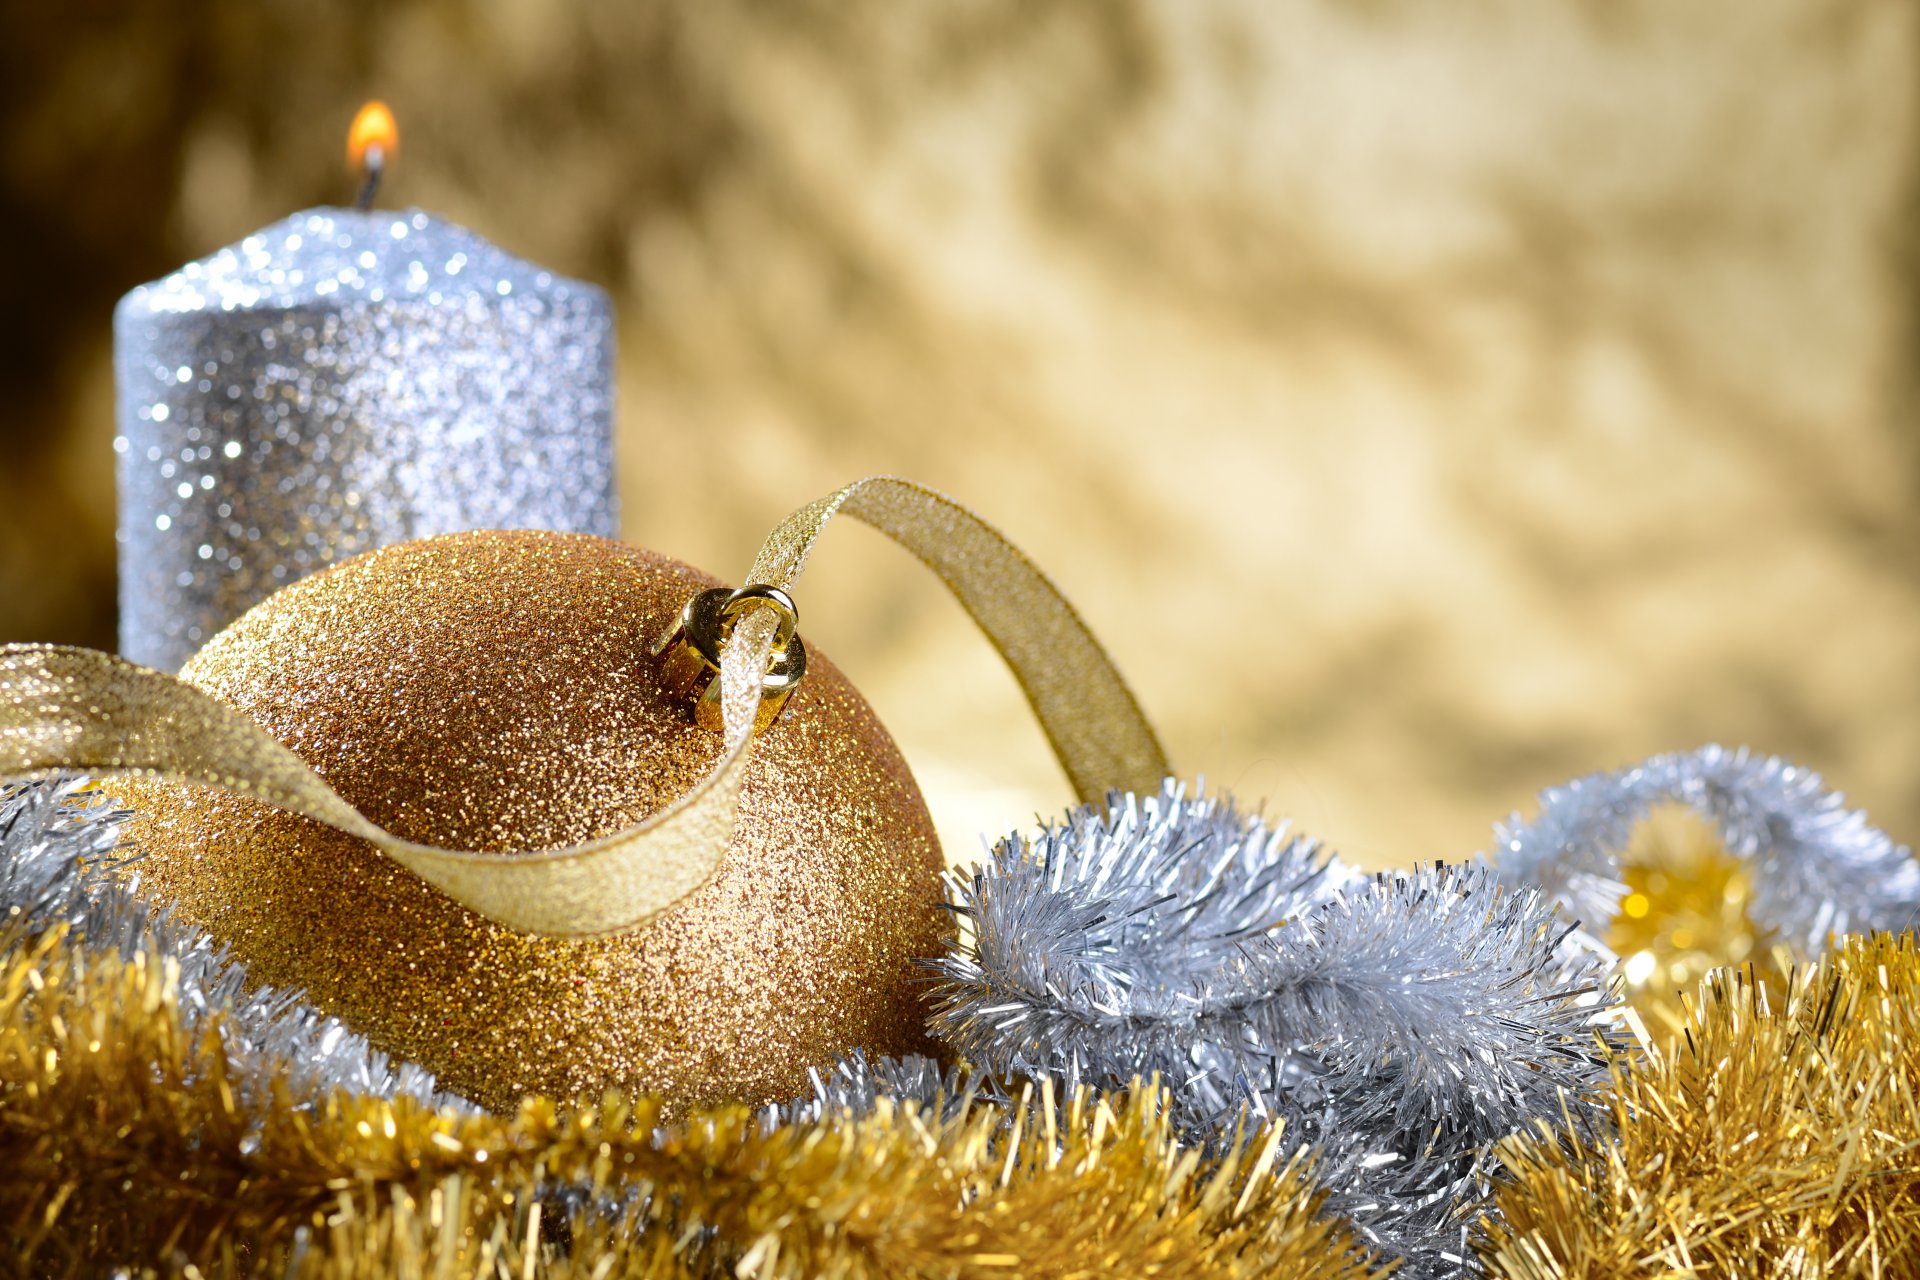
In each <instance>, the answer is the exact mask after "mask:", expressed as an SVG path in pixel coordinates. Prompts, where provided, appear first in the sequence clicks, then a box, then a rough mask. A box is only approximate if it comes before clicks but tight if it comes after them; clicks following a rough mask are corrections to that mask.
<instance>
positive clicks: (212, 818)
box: [116, 532, 948, 1110]
mask: <svg viewBox="0 0 1920 1280" xmlns="http://www.w3.org/2000/svg"><path fill="white" fill-rule="evenodd" d="M716 585H718V584H717V583H716V582H715V581H714V580H713V579H711V578H709V577H707V576H706V575H704V574H702V573H699V572H698V571H696V570H694V569H691V568H689V567H687V566H686V565H683V564H680V563H678V562H676V561H673V560H669V559H667V558H665V557H662V556H658V555H655V554H653V553H651V552H647V551H643V550H639V549H637V548H634V547H628V546H624V545H621V544H619V543H616V542H609V541H606V540H603V539H598V538H592V537H585V536H579V535H568V534H554V533H537V532H515V533H467V534H452V535H449V536H446V537H439V538H432V539H428V540H425V541H420V542H411V543H405V544H402V545H399V546H393V547H388V548H385V549H383V550H379V551H375V552H372V553H370V554H368V555H364V556H360V557H358V558H356V559H353V560H350V561H347V562H345V563H343V564H341V565H338V566H336V567H334V568H332V569H330V570H328V571H326V572H324V573H321V574H318V575H316V576H314V577H312V578H308V579H306V580H305V581H302V582H299V583H297V584H295V585H293V586H291V587H288V588H286V589H284V590H282V591H280V592H278V593H277V594H275V595H273V596H271V597H269V598H268V599H266V600H265V601H263V602H261V603H260V604H259V605H256V606H255V607H254V608H253V609H252V610H250V611H248V612H247V613H246V614H245V615H243V616H242V617H241V618H240V619H239V620H238V621H236V622H235V623H234V624H233V625H232V626H231V627H229V628H228V629H227V630H225V631H223V632H221V633H220V634H219V635H218V636H216V637H214V639H213V640H212V641H210V642H209V643H208V644H207V646H206V647H205V648H204V649H202V650H201V651H200V653H199V654H197V655H196V656H195V657H194V658H193V660H192V661H190V662H189V663H188V664H187V666H186V669H185V670H184V671H183V672H182V673H181V674H182V678H183V679H185V680H187V681H188V682H190V683H192V684H194V685H196V686H198V687H199V688H201V689H204V690H206V691H207V692H209V693H211V694H213V695H214V696H216V697H218V698H220V699H221V700H223V701H225V702H227V703H229V704H230V705H232V706H234V707H235V708H237V709H238V710H240V711H241V712H243V713H245V714H246V715H248V716H249V717H251V718H252V719H254V720H255V721H257V722H258V723H259V724H261V725H262V726H264V727H265V728H266V729H267V730H268V731H269V732H270V733H272V734H273V736H274V737H276V738H278V739H279V740H280V741H282V742H284V743H286V744H287V745H288V746H289V747H291V748H292V749H293V750H294V751H295V752H297V753H298V754H299V755H300V756H301V758H302V759H304V760H305V761H306V762H307V763H308V764H310V765H312V766H313V768H314V769H315V770H316V771H318V772H319V773H320V775H321V776H322V777H324V778H325V779H326V780H327V782H328V783H330V784H331V785H332V786H333V788H334V789H335V790H336V791H338V792H339V793H340V794H341V795H342V796H344V797H345V798H346V799H347V801H348V802H349V803H351V804H353V805H354V806H356V807H357V808H359V809H360V811H361V812H363V813H365V814H366V815H367V816H368V817H369V818H371V819H372V820H373V821H375V822H377V823H379V824H380V825H381V826H383V827H385V828H386V829H387V830H389V831H392V832H394V833H395V834H397V835H400V836H403V837H406V838H408V839H411V840H416V841H422V842H427V843H432V844H437V845H442V846H446V847H450V848H463V849H478V850H494V851H505V850H529V849H541V848H553V847H556V846H559V845H564V844H571V843H575V842H578V841H582V840H587V839H590V838H593V837H596V836H601V835H605V834H607V833H610V832H612V831H615V830H617V829H619V828H621V827H625V826H628V825H630V824H632V823H635V822H638V821H640V820H641V819H643V818H645V817H647V816H648V815H649V814H652V813H654V812H656V811H657V810H659V809H661V808H663V807H665V806H666V805H668V804H669V803H671V802H672V801H673V800H675V799H676V798H678V797H679V796H681V795H683V794H684V793H686V792H687V791H688V790H690V789H691V788H692V787H693V786H694V785H695V784H696V783H697V782H698V781H699V780H700V779H701V778H702V777H704V776H705V775H706V773H707V772H708V771H709V770H710V769H711V768H712V766H713V764H714V762H715V760H716V759H717V757H718V754H719V747H720V736H719V734H717V733H714V732H712V731H709V730H707V729H703V728H701V727H699V726H697V725H696V724H694V723H693V721H692V718H691V716H690V714H689V710H688V707H687V705H686V704H685V702H684V701H682V700H679V699H676V698H673V697H672V696H670V695H669V694H668V693H666V692H665V691H664V690H663V689H662V688H661V687H660V684H659V681H658V679H657V674H658V662H657V660H656V659H654V658H653V657H652V656H651V655H650V654H649V652H648V650H649V645H650V643H651V641H652V640H653V639H654V638H655V637H656V636H657V635H659V634H660V633H661V632H663V631H664V630H666V629H667V628H668V627H669V626H670V625H671V624H672V622H673V620H674V619H675V618H676V617H677V616H678V612H679V609H680V607H681V605H682V604H684V603H685V601H686V600H687V598H688V597H689V596H690V595H692V594H693V593H694V592H695V591H698V590H702V589H704V588H707V587H711V586H716ZM116 790H117V792H118V794H119V795H120V796H121V798H122V799H123V800H124V801H125V802H126V803H127V804H128V805H129V806H130V807H132V808H133V809H135V810H136V811H137V812H139V814H140V815H141V817H140V819H139V821H138V823H137V824H136V826H135V829H134V830H133V831H132V832H131V837H132V839H133V840H135V841H137V847H138V849H139V851H140V852H141V853H142V854H143V855H144V857H143V858H142V859H141V860H140V861H139V862H137V863H136V864H134V865H133V866H132V867H131V868H130V871H129V874H138V875H139V876H140V878H141V886H142V892H143V893H144V894H145V895H146V896H147V897H148V899H149V900H150V901H152V902H155V903H157V904H164V905H167V906H169V907H171V908H172V910H173V912H174V914H175V917H176V918H177V919H179V920H181V921H183V922H185V923H188V924H191V925H196V926H199V927H201V928H203V929H205V930H206V931H207V932H209V933H210V934H212V935H213V936H214V937H215V938H216V939H218V940H220V941H221V942H223V943H226V944H227V945H229V946H230V947H231V948H232V949H233V953H234V955H235V956H236V957H237V958H238V959H239V960H241V961H242V962H243V963H244V964H245V965H246V966H247V970H248V973H249V976H250V977H251V979H252V980H253V981H255V982H259V983H268V984H271V985H273V986H275V987H287V988H299V989H302V990H304V991H305V992H306V993H307V996H308V998H309V999H310V1000H311V1001H312V1002H313V1003H314V1004H315V1005H316V1006H318V1007H319V1008H321V1009H323V1010H325V1011H327V1012H329V1013H332V1014H334V1015H335V1016H337V1017H339V1018H340V1019H341V1020H342V1021H344V1022H345V1023H346V1024H347V1025H348V1026H350V1027H352V1028H354V1029H355V1030H357V1031H360V1032H362V1033H363V1034H365V1035H366V1036H367V1037H368V1039H370V1040H371V1041H372V1042H373V1044H374V1045H375V1046H377V1047H378V1048H381V1049H383V1050H386V1051H387V1052H389V1053H391V1054H394V1055H396V1056H398V1057H401V1058H404V1059H407V1060H410V1061H413V1062H417V1063H419V1064H421V1065H422V1066H425V1067H427V1068H429V1069H430V1070H432V1071H434V1072H435V1073H436V1074H437V1075H438V1076H439V1077H440V1079H441V1082H442V1083H443V1085H445V1086H446V1087H448V1088H451V1089H454V1090H457V1091H459V1092H461V1093H463V1094H466V1095H467V1096H469V1097H471V1098H473V1099H475V1100H477V1101H479V1102H482V1103H484V1104H486V1105H488V1106H492V1107H496V1108H498V1107H506V1106H510V1105H511V1104H512V1103H513V1102H514V1101H515V1100H516V1099H517V1098H519V1097H520V1096H521V1095H523V1094H526V1093H529V1092H540V1093H546V1094H550V1095H558V1096H570V1095H577V1094H581V1093H585V1092H591V1091H597V1090H599V1089H601V1088H603V1087H606V1086H615V1087H619V1088H623V1089H626V1090H630V1091H635V1092H646V1093H654V1094H659V1095H661V1096H662V1097H664V1098H665V1099H667V1100H668V1101H669V1103H670V1104H671V1105H672V1106H673V1107H674V1108H675V1109H676V1110H677V1109H681V1108H685V1107H688V1106H694V1105H707V1104H713V1103H719V1102H724V1101H744V1102H748V1103H755V1104H758V1103H764V1102H768V1101H772V1100H776V1099H785V1098H788V1097H791V1096H794V1095H796V1094H799V1093H801V1092H803V1091H804V1090H805V1089H806V1087H807V1068H808V1067H810V1066H817V1065H822V1064H825V1063H828V1062H830V1061H831V1060H832V1059H833V1058H834V1056H835V1055H836V1054H840V1053H844V1052H846V1051H847V1050H850V1049H852V1048H854V1047H856V1046H859V1047H864V1048H866V1049H867V1050H869V1051H870V1052H876V1053H891V1054H897V1053H903V1052H908V1051H913V1050H924V1049H925V1048H926V1044H925V1041H924V1031H923V1017H922V1015H923V1010H922V1005H921V991H922V989H923V986H922V983H921V982H920V981H919V973H918V970H917V969H916V967H915V965H914V961H915V959H916V958H918V957H923V956H931V955H934V954H936V953H937V952H938V950H939V949H940V948H941V946H942V945H943V942H944V940H945V937H946V935H947V932H948V924H947V923H946V917H945V916H944V915H943V913H942V912H941V911H940V908H939V901H940V895H939V872H940V867H941V856H940V849H939V843H938V840H937V838H936V837H935V835H934V829H933V823H932V820H931V819H930V818H929V817H928V815H927V810H926V806H925V803H924V802H923V800H922V799H921V796H920V793H919V790H918V788H917V787H916V786H915V785H914V781H913V777H912V774H911V773H910V772H909V771H908V769H907V766H906V762H905V761H904V760H902V758H901V756H900V752H899V749H898V748H897V747H896V746H895V745H894V743H893V740H892V739H891V738H890V737H889V736H888V734H887V732H886V730H885V729H884V728H882V727H881V725H880V722H879V721H878V720H877V719H876V718H875V716H874V714H873V712H872V710H871V709H870V708H869V707H868V706H867V704H866V702H865V701H864V700H863V699H862V698H861V697H860V695H859V694H858V693H856V692H855V691H854V689H853V687H852V686H851V685H850V684H849V683H848V682H847V680H846V679H845V678H844V677H843V676H842V675H841V674H840V673H839V671H837V670H836V669H835V668H834V666H833V665H832V664H831V663H830V662H828V661H827V660H826V659H825V658H824V657H823V656H822V655H821V654H820V653H818V652H817V651H815V652H814V653H812V654H810V655H809V665H808V671H807V675H806V678H805V680H804V681H802V683H801V685H800V687H799V689H798V691H797V692H796V693H795V694H794V695H793V697H792V699H791V700H790V701H789V702H788V703H787V706H786V710H785V712H784V713H783V714H782V715H781V717H780V718H779V720H777V721H776V722H775V723H774V724H773V726H772V727H771V728H769V729H768V730H767V731H766V732H765V733H764V734H762V735H761V737H760V739H759V741H758V743H757V746H756V749H755V753H754V757H753V761H752V763H751V765H750V767H749V772H748V774H747V776H746V779H745V782H744V785H743V789H742V798H741V803H740V815H739V821H738V824H737V829H736V831H735V834H734V837H733V841H732V843H731V845H730V846H729V848H728V850H727V854H726V859H725V862H724V863H723V864H722V866H721V868H720V870H719V871H718V873H717V874H716V875H715V877H714V879H713V880H712V881H711V882H710V883H708V884H707V885H706V887H704V888H703V889H701V890H700V891H699V892H697V893H695V894H694V895H692V896H691V897H690V898H688V899H687V900H686V901H684V902H682V903H680V904H679V905H677V906H676V907H674V908H672V909H670V910H668V911H666V912H664V913H662V914H661V915H660V916H658V917H656V918H655V919H654V920H652V921H650V922H649V923H647V924H644V925H641V926H640V927H639V928H638V929H636V930H634V931H632V932H629V933H626V934H622V935H619V936H615V937H611V938H601V939H593V940H588V941H573V940H561V939H554V938H542V937H533V936H529V935H525V934H519V933H515V932H513V931H511V930H509V929H506V928H504V927H502V926H499V925H496V924H493V923H490V922H489V921H487V920H485V919H482V918H481V917H479V916H477V915H475V914H473V913H472V912H470V911H468V910H467V909H466V908H464V907H462V906H460V905H459V904H457V903H455V902H453V901H452V900H451V899H449V898H447V897H445V896H443V895H442V894H441V893H440V892H439V891H437V890H435V889H433V888H431V887H429V886H428V885H427V884H426V883H425V882H423V881H421V880H419V879H417V878H415V877H414V876H413V875H412V874H411V873H410V872H408V871H406V870H404V869H402V868H400V867H398V866H396V865H394V864H393V863H391V862H389V861H387V860H386V859H384V858H383V857H381V856H380V855H379V854H378V853H377V852H375V851H374V850H373V848H372V847H371V846H369V845H366V844H364V843H362V842H361V841H359V840H357V839H355V838H353V837H351V836H347V835H344V834H342V833H340V832H337V831H334V830H333V829H331V828H329V827H324V826H321V825H319V824H317V823H313V822H310V821H307V820H306V819H303V818H297V817H294V816H292V815H289V814H286V813H283V812H281V811H279V810H276V809H272V808H269V807H267V806H264V805H262V804H259V803H257V802H254V801H251V800H246V799H242V798H240V797H238V796H234V795H230V794H227V793H225V792H215V791H210V790H207V789H204V788H194V787H183V786H175V785H171V784H161V783H153V782H146V781H128V782H125V783H122V784H120V785H119V786H118V787H117V788H116Z"/></svg>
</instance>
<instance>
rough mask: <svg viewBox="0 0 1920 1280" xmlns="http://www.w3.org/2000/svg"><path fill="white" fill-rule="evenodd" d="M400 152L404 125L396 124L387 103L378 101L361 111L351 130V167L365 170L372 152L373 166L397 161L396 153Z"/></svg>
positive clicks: (370, 103)
mask: <svg viewBox="0 0 1920 1280" xmlns="http://www.w3.org/2000/svg"><path fill="white" fill-rule="evenodd" d="M399 149H400V126H399V125H398V124H396V123H395V122H394V119H393V112H392V111H389V110H388V109H387V104H386V103H384V102H380V101H374V102H369V103H368V104H367V105H366V106H364V107H362V108H360V110H359V112H358V114H356V115H355V116H354V117H353V124H352V126H351V127H350V128H349V129H348V130H347V164H348V165H350V166H351V167H353V168H355V169H361V168H364V167H366V165H367V163H368V156H369V153H373V156H372V158H373V163H375V164H381V163H384V162H386V161H388V160H391V159H393V153H394V152H396V151H398V150H399Z"/></svg>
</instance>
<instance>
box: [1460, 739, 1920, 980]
mask: <svg viewBox="0 0 1920 1280" xmlns="http://www.w3.org/2000/svg"><path fill="white" fill-rule="evenodd" d="M1661 803H1679V804H1684V805H1687V806H1688V807H1690V808H1691V809H1693V810H1694V811H1695V812H1696V813H1698V814H1699V815H1700V816H1701V817H1703V818H1705V819H1707V820H1708V821H1709V822H1711V823H1712V824H1713V825H1714V827H1715V828H1716V829H1717V830H1718V832H1719V834H1720V838H1721V840H1722V841H1723V842H1724V843H1725V845H1726V848H1727V852H1729V853H1731V854H1733V855H1734V856H1735V857H1737V858H1741V859H1744V860H1745V861H1746V862H1747V863H1748V864H1750V866H1751V868H1752V873H1753V874H1752V881H1753V896H1752V898H1751V899H1750V900H1749V903H1748V910H1749V912H1750V913H1751V915H1752V918H1753V921H1754V923H1755V924H1758V925H1761V926H1763V927H1766V928H1770V929H1773V930H1776V931H1778V932H1779V933H1780V934H1781V936H1783V937H1784V938H1785V939H1786V940H1787V941H1789V942H1791V943H1792V944H1793V945H1794V946H1795V947H1796V948H1797V949H1798V950H1799V952H1800V955H1801V957H1802V958H1804V959H1812V958H1813V957H1816V956H1818V955H1819V954H1820V953H1821V952H1822V951H1824V950H1826V946H1827V939H1828V937H1829V936H1838V935H1840V934H1843V933H1872V932H1877V931H1882V930H1885V931H1891V932H1898V931H1900V930H1902V929H1909V928H1912V927H1913V926H1914V925H1915V924H1916V923H1917V922H1920V863H1916V862H1915V861H1914V859H1913V854H1912V853H1911V851H1910V850H1908V849H1907V848H1906V847H1905V846H1903V845H1897V844H1895V843H1894V842H1893V841H1892V840H1891V839H1890V838H1889V837H1888V836H1887V834H1886V833H1885V832H1884V831H1881V830H1879V829H1878V828H1876V827H1872V826H1869V825H1868V824H1867V819H1866V815H1865V814H1863V813H1861V812H1860V811H1858V810H1854V809H1848V808H1847V807H1846V806H1847V802H1846V797H1845V796H1843V795H1841V794H1840V793H1839V792H1837V791H1829V790H1828V789H1827V788H1826V785H1825V784H1824V783H1822V782H1821V780H1820V775H1819V774H1817V773H1814V772H1812V771H1811V770H1808V769H1803V768H1800V767H1798V766H1797V765H1793V764H1789V763H1788V762H1787V761H1785V760H1782V759H1780V758H1778V757H1777V756H1764V757H1762V756H1755V755H1752V754H1751V753H1749V752H1748V751H1746V750H1745V749H1744V748H1743V749H1740V750H1728V749H1727V748H1725V747H1718V746H1707V747H1701V748H1700V749H1699V750H1697V751H1688V752H1683V753H1676V754H1672V755H1662V756H1654V757H1653V758H1652V759H1650V760H1646V761H1644V762H1642V763H1640V764H1637V765H1634V766H1632V767H1631V768H1627V769H1619V770H1616V771H1614V772H1612V773H1596V774H1591V775H1589V776H1587V777H1584V778H1579V779H1576V780H1575V781H1573V782H1569V783H1567V784H1566V785H1564V786H1559V787H1551V788H1549V789H1547V790H1546V791H1543V792H1541V793H1540V813H1539V815H1538V816H1537V817H1535V818H1534V819H1533V821H1532V822H1523V821H1522V820H1521V819H1520V816H1519V815H1518V814H1515V815H1513V816H1512V817H1511V818H1509V819H1508V820H1507V822H1505V823H1503V824H1501V825H1500V826H1499V827H1498V828H1496V830H1495V833H1494V849H1493V852H1492V853H1491V855H1490V861H1491V863H1492V865H1493V866H1494V867H1495V869H1496V870H1497V872H1498V874H1499V876H1500V879H1501V881H1502V882H1503V883H1506V884H1511V885H1532V886H1537V887H1538V888H1539V889H1540V890H1541V891H1542V892H1544V893H1545V894H1546V895H1547V896H1548V897H1550V898H1552V899H1553V900H1555V901H1557V902H1559V903H1561V904H1562V905H1564V906H1565V907H1566V908H1567V909H1568V911H1569V912H1570V913H1571V914H1572V915H1573V916H1575V917H1577V918H1579V919H1580V920H1582V921H1584V922H1586V923H1587V925H1588V926H1589V927H1590V928H1592V929H1594V930H1596V931H1603V930H1604V929H1605V928H1606V926H1607V924H1608V923H1609V922H1611V921H1612V920H1613V918H1614V916H1615V914H1616V913H1617V912H1618V910H1619V907H1620V899H1621V896H1622V895H1623V894H1624V893H1625V892H1626V885H1625V884H1623V883H1622V882H1621V879H1620V860H1619V855H1620V851H1621V850H1623V849H1625V848H1626V845H1627V840H1628V838H1629V837H1630V836H1631V835H1632V834H1633V829H1634V827H1635V826H1636V825H1638V824H1639V823H1640V821H1641V820H1642V819H1644V818H1645V817H1646V816H1647V813H1648V811H1649V810H1650V809H1651V808H1652V807H1653V806H1654V805H1656V804H1661Z"/></svg>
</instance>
